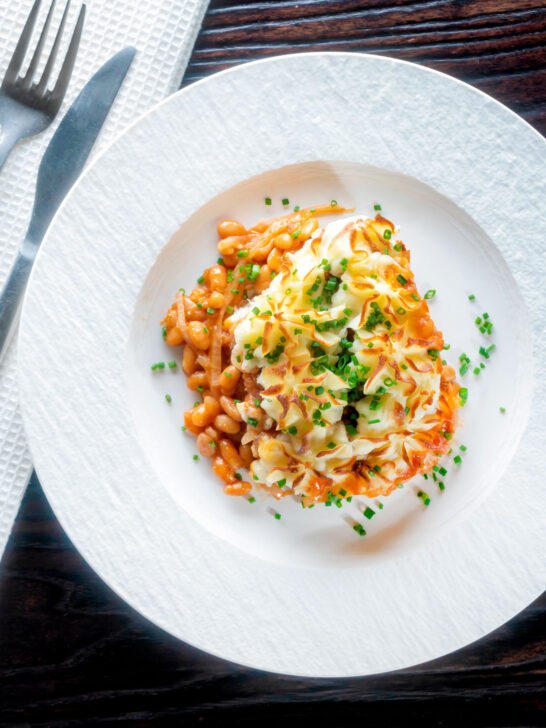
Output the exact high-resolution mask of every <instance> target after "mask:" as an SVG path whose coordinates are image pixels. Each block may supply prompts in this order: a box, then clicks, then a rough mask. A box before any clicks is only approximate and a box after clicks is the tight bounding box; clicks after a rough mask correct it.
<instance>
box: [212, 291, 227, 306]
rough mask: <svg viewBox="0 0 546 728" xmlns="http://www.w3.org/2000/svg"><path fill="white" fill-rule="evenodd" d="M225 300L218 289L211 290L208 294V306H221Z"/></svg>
mask: <svg viewBox="0 0 546 728" xmlns="http://www.w3.org/2000/svg"><path fill="white" fill-rule="evenodd" d="M225 302H226V299H225V298H224V295H223V293H220V292H219V291H213V292H212V293H211V294H210V296H209V306H210V307H211V308H222V306H223V305H224V303H225Z"/></svg>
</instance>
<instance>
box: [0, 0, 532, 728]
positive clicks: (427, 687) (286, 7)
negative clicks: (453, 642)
mask: <svg viewBox="0 0 546 728" xmlns="http://www.w3.org/2000/svg"><path fill="white" fill-rule="evenodd" d="M545 2H546V0H416V1H415V2H409V1H406V0H344V1H343V2H339V1H336V0H300V1H299V2H292V1H291V0H286V1H285V0H279V1H273V0H270V1H269V2H249V1H248V0H236V1H234V2H230V1H229V0H213V2H212V3H211V6H210V9H209V11H208V13H207V16H206V19H205V23H204V26H203V29H202V31H201V34H200V36H199V39H198V41H197V45H196V47H195V52H194V53H193V56H192V58H191V62H190V65H189V67H188V70H187V73H186V76H185V78H184V84H188V83H191V82H192V81H195V80H196V79H198V78H202V77H204V76H206V75H208V74H211V73H214V72H215V71H219V70H221V69H223V68H227V67H230V66H233V65H234V64H237V63H241V62H244V61H249V60H253V59H256V58H263V57H266V56H272V55H275V54H280V53H294V52H304V51H312V50H320V49H323V50H351V51H357V52H358V51H360V52H368V53H380V54H383V55H389V56H393V57H396V58H403V59H406V60H411V61H413V62H415V63H421V64H424V65H427V66H429V67H431V68H435V69H437V70H439V71H443V72H445V73H449V74H452V75H454V76H456V77H457V78H460V79H463V80H464V81H467V82H469V83H471V84H473V85H474V86H476V87H477V88H479V89H482V90H483V91H485V92H487V93H489V94H491V95H492V96H494V97H495V98H497V99H499V100H500V101H502V102H503V103H504V104H506V105H507V106H509V107H510V108H512V109H513V110H514V111H516V112H517V113H518V114H520V115H521V116H523V117H524V118H525V119H526V120H527V121H528V122H529V123H530V124H532V125H533V126H535V127H536V128H537V129H539V130H540V131H541V132H542V133H545V132H546V104H545V100H546V68H545V66H544V58H545V50H544V49H545V41H546V17H545V16H546V12H545ZM539 515H540V516H541V517H543V515H544V514H539ZM362 618H363V619H364V618H366V619H369V617H365V615H362ZM545 625H546V595H543V596H542V597H541V598H540V599H538V600H537V601H536V602H535V603H534V604H532V605H531V606H529V607H528V608H527V609H526V610H525V611H524V612H523V613H521V614H520V615H518V616H517V617H514V619H512V620H511V621H510V622H509V623H508V624H506V625H505V626H504V627H502V628H501V629H498V630H497V631H496V632H494V633H493V634H491V635H489V636H488V637H486V638H484V639H482V640H480V641H479V642H476V643H474V644H472V645H470V646H469V647H467V648H465V649H463V650H460V651H458V652H456V653H454V654H451V655H448V656H447V657H444V658H442V659H439V660H436V661H434V662H430V663H427V664H425V665H420V666H418V667H414V668H412V669H409V670H403V671H399V672H395V673H390V674H387V675H380V676H377V677H367V678H358V679H349V680H304V679H293V678H287V677H283V676H276V675H269V674H265V673H261V672H258V671H255V670H249V669H246V668H244V667H240V666H237V665H233V664H229V663H226V662H223V661H221V660H218V659H216V658H213V657H210V656H208V655H206V654H203V653H201V652H199V651H197V650H195V649H193V648H191V647H189V646H187V645H185V644H183V643H180V642H178V641H177V640H175V639H173V638H171V637H170V636H169V635H167V634H165V633H164V632H162V631H161V630H160V629H158V628H157V627H155V626H153V625H151V624H149V623H148V622H147V621H146V620H145V619H143V618H142V617H140V616H139V615H138V614H136V613H135V612H134V611H133V610H132V609H130V608H129V607H128V606H127V605H126V604H124V603H123V602H121V601H120V600H119V599H118V598H117V597H116V596H115V595H114V594H112V592H110V591H109V589H108V588H106V587H105V586H104V584H102V583H101V581H100V580H99V579H98V578H97V577H96V575H95V574H94V573H93V572H92V571H91V569H90V568H89V567H88V566H87V564H86V563H85V562H84V561H83V559H82V558H81V556H80V555H79V554H78V553H77V552H76V551H75V549H74V548H73V546H72V545H71V543H70V541H69V540H68V538H67V537H66V535H65V534H64V533H63V530H62V529H61V527H60V526H59V524H58V522H57V521H56V519H55V517H54V515H53V513H52V512H51V510H50V508H49V506H48V504H47V502H46V500H45V498H44V495H43V492H42V490H41V488H40V485H39V484H38V482H37V480H36V479H35V478H33V480H32V482H31V485H30V488H29V490H28V492H27V494H26V496H25V499H24V501H23V504H22V507H21V510H20V513H19V516H18V518H17V522H16V524H15V528H14V531H13V534H12V537H11V539H10V542H9V544H8V548H7V551H6V553H5V556H4V558H3V561H2V565H1V567H0V726H49V727H51V728H53V727H54V728H61V727H62V728H64V727H66V728H68V727H69V726H70V727H72V726H84V725H86V726H87V725H116V726H124V725H129V724H130V725H134V726H161V727H163V726H191V725H194V724H195V725H197V724H198V725H216V724H218V725H219V724H226V723H227V724H228V725H236V726H238V725H244V726H247V725H248V726H255V725H257V724H258V722H259V723H261V724H262V725H277V724H279V723H280V722H281V721H286V722H287V723H295V722H296V721H299V720H301V719H302V718H305V719H307V718H308V719H309V720H310V721H317V720H319V719H320V718H321V717H323V718H324V719H325V720H328V721H329V723H330V724H331V725H333V726H346V725H347V726H348V725H353V724H354V725H368V726H374V725H380V726H382V728H394V727H395V726H408V725H410V724H413V723H414V722H415V723H420V724H421V725H432V726H456V727H457V728H460V727H461V726H465V727H467V726H484V727H485V726H488V727H493V726H518V727H520V728H522V727H523V726H528V727H530V726H544V725H546V691H545V676H546V638H545Z"/></svg>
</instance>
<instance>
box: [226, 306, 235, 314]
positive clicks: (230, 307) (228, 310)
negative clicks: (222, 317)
mask: <svg viewBox="0 0 546 728" xmlns="http://www.w3.org/2000/svg"><path fill="white" fill-rule="evenodd" d="M234 310H235V309H234V308H233V306H228V307H227V308H226V313H227V314H229V315H231V314H232V313H233V311H234Z"/></svg>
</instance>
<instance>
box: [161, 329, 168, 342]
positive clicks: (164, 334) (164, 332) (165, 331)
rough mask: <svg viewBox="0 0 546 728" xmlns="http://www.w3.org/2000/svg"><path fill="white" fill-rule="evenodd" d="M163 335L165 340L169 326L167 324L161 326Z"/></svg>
mask: <svg viewBox="0 0 546 728" xmlns="http://www.w3.org/2000/svg"><path fill="white" fill-rule="evenodd" d="M161 335H162V336H163V341H165V339H166V338H167V327H166V326H162V327H161Z"/></svg>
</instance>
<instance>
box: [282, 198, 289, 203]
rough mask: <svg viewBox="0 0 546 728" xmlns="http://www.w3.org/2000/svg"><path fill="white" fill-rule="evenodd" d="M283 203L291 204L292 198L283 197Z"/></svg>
mask: <svg viewBox="0 0 546 728" xmlns="http://www.w3.org/2000/svg"><path fill="white" fill-rule="evenodd" d="M282 204H283V205H289V204H290V200H289V199H288V197H283V198H282Z"/></svg>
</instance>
